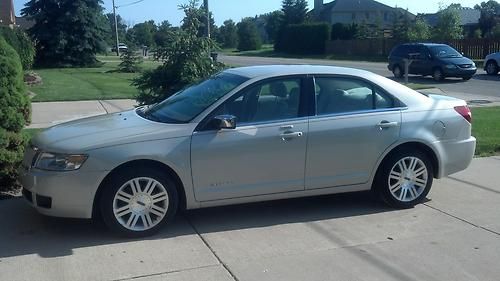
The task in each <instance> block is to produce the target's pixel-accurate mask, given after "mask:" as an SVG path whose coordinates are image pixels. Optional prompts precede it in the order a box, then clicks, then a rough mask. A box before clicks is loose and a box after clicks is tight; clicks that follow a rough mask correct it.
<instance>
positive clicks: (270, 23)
mask: <svg viewBox="0 0 500 281" xmlns="http://www.w3.org/2000/svg"><path fill="white" fill-rule="evenodd" d="M264 16H265V19H266V25H265V28H266V32H267V35H268V36H269V39H270V40H271V41H272V42H275V40H276V36H277V35H278V32H279V29H280V26H281V19H282V18H283V12H282V11H274V12H271V13H268V14H265V15H264Z"/></svg>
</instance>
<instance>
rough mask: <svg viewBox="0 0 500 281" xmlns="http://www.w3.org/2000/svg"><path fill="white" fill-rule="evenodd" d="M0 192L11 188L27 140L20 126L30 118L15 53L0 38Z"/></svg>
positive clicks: (21, 71) (19, 66)
mask: <svg viewBox="0 0 500 281" xmlns="http://www.w3.org/2000/svg"><path fill="white" fill-rule="evenodd" d="M0 107H1V109H2V110H1V111H0V191H7V190H9V189H11V188H12V187H14V184H15V182H16V178H17V168H18V166H19V164H20V163H21V161H22V158H23V153H24V146H25V145H26V142H27V137H26V136H25V135H24V134H23V133H22V129H23V127H24V126H25V125H26V124H27V123H28V121H29V119H30V103H29V99H28V97H27V95H26V90H25V86H24V82H23V70H22V66H21V61H20V59H19V56H18V54H17V53H16V51H15V50H14V49H13V48H12V47H11V46H10V45H9V44H7V42H6V41H5V40H4V39H3V38H0Z"/></svg>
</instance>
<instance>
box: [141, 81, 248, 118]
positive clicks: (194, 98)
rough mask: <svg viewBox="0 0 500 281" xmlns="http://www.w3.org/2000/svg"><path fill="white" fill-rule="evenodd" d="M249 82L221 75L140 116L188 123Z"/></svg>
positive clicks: (147, 110)
mask: <svg viewBox="0 0 500 281" xmlns="http://www.w3.org/2000/svg"><path fill="white" fill-rule="evenodd" d="M247 80H248V78H245V77H242V76H239V75H235V74H230V73H219V74H217V75H215V76H212V77H210V78H209V79H207V80H205V81H203V82H201V83H199V84H196V85H193V86H191V87H189V88H186V89H184V90H182V91H180V92H178V93H176V94H174V95H173V96H171V97H169V98H168V99H166V100H164V101H162V102H161V103H159V104H156V105H153V106H151V107H149V108H147V109H146V110H144V112H141V113H140V115H141V116H142V117H144V118H147V119H150V120H153V121H157V122H163V123H187V122H189V121H191V120H192V119H193V118H195V117H196V116H197V115H198V114H200V113H201V112H203V111H204V110H205V109H207V108H208V107H209V106H211V105H212V104H214V103H215V102H216V101H217V100H219V99H220V98H222V97H223V96H225V95H226V94H227V93H229V92H230V91H232V90H234V89H235V88H236V87H238V86H239V85H241V84H242V83H243V82H245V81H247Z"/></svg>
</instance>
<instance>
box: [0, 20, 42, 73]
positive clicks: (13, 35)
mask: <svg viewBox="0 0 500 281" xmlns="http://www.w3.org/2000/svg"><path fill="white" fill-rule="evenodd" d="M0 37H3V38H4V39H5V40H6V41H7V43H8V44H9V45H11V46H12V47H13V48H14V50H16V52H17V53H18V55H19V57H20V59H21V64H22V66H23V69H24V70H29V69H31V67H32V66H33V60H34V58H35V47H34V45H33V42H32V41H31V39H30V38H29V37H28V35H26V33H25V32H24V31H22V30H21V29H19V28H14V29H11V28H9V27H6V26H0Z"/></svg>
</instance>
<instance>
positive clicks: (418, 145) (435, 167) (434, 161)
mask: <svg viewBox="0 0 500 281" xmlns="http://www.w3.org/2000/svg"><path fill="white" fill-rule="evenodd" d="M407 149H416V150H419V151H421V152H423V153H425V155H426V156H427V157H429V160H430V161H431V165H432V172H433V175H434V178H439V169H440V164H439V158H438V157H437V153H436V151H435V150H434V149H433V148H431V147H430V146H429V145H427V144H425V143H423V142H419V141H408V142H404V143H400V144H397V145H396V146H394V147H393V148H392V149H389V150H387V151H386V153H385V154H384V155H383V156H382V157H381V160H379V162H378V165H377V169H376V172H375V173H374V175H373V179H372V182H373V181H374V180H375V178H376V177H377V175H378V173H379V172H380V169H381V168H382V166H383V164H384V162H385V161H386V160H387V159H388V158H389V157H391V156H392V155H394V154H395V153H397V152H399V151H402V150H407Z"/></svg>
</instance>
